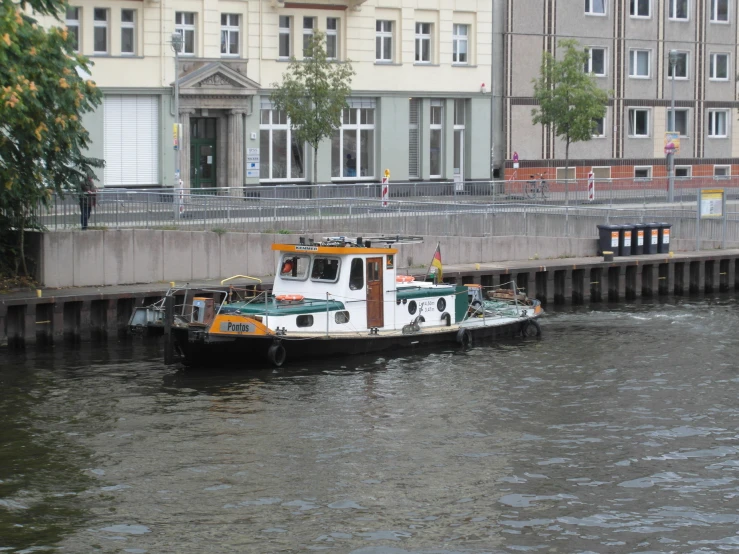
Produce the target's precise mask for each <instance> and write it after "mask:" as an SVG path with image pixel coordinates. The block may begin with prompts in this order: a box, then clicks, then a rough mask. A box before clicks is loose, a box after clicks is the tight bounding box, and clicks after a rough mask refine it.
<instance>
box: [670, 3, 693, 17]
mask: <svg viewBox="0 0 739 554" xmlns="http://www.w3.org/2000/svg"><path fill="white" fill-rule="evenodd" d="M667 1H668V3H669V4H668V9H667V17H669V18H670V19H674V20H677V21H687V20H688V18H689V16H690V3H689V2H690V0H667Z"/></svg>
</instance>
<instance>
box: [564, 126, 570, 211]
mask: <svg viewBox="0 0 739 554" xmlns="http://www.w3.org/2000/svg"><path fill="white" fill-rule="evenodd" d="M569 200H570V138H569V137H567V139H566V140H565V206H567V205H569Z"/></svg>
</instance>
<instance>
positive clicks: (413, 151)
mask: <svg viewBox="0 0 739 554" xmlns="http://www.w3.org/2000/svg"><path fill="white" fill-rule="evenodd" d="M408 109H409V114H408V177H410V178H414V177H415V178H416V179H418V178H419V177H420V176H421V171H420V167H419V166H420V163H419V162H420V158H419V156H418V152H419V149H420V142H419V141H420V137H419V132H418V122H419V121H420V119H421V101H420V100H419V99H418V98H411V99H409V106H408Z"/></svg>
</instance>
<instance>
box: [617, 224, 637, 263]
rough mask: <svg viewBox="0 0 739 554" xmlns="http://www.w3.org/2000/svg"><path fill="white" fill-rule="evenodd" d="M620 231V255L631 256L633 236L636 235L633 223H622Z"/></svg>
mask: <svg viewBox="0 0 739 554" xmlns="http://www.w3.org/2000/svg"><path fill="white" fill-rule="evenodd" d="M620 227H621V229H620V230H619V233H618V250H619V254H618V255H619V256H631V245H632V244H633V241H632V238H633V236H634V226H633V225H621V226H620Z"/></svg>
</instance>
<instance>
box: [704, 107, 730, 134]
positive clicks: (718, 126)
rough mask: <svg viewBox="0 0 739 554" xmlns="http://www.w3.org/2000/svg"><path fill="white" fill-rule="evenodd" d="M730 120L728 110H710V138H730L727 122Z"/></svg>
mask: <svg viewBox="0 0 739 554" xmlns="http://www.w3.org/2000/svg"><path fill="white" fill-rule="evenodd" d="M728 120H729V114H728V111H727V110H708V136H709V137H711V138H726V137H727V136H728V133H727V126H726V122H727V121H728Z"/></svg>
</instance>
